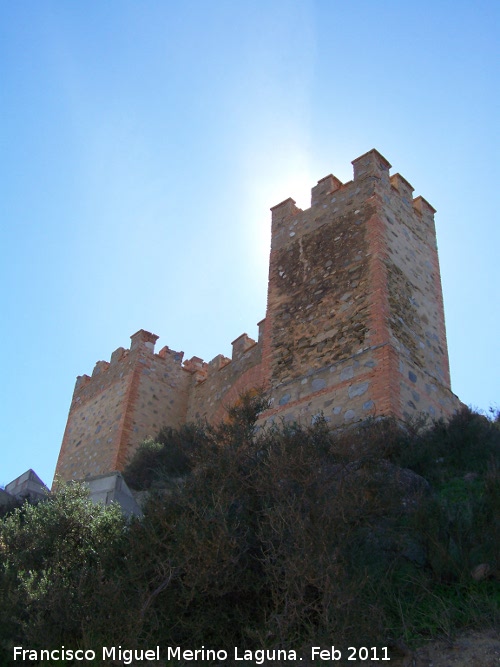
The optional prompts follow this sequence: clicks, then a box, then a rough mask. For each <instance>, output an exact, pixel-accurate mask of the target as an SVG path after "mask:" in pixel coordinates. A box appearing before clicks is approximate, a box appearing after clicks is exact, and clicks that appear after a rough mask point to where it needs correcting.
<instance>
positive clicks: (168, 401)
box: [56, 331, 192, 480]
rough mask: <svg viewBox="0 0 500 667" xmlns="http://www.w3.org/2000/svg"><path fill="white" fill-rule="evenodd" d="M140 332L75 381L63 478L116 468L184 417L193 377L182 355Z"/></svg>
mask: <svg viewBox="0 0 500 667" xmlns="http://www.w3.org/2000/svg"><path fill="white" fill-rule="evenodd" d="M157 338H158V337H157V336H155V335H153V334H150V333H149V332H145V331H139V332H137V334H135V335H134V336H132V344H131V348H130V350H125V349H124V348H118V349H117V350H116V351H115V352H114V353H113V354H112V356H111V360H110V362H109V363H108V362H106V361H98V362H97V364H96V366H95V368H94V371H93V373H92V377H89V376H87V375H83V376H80V377H79V378H78V379H77V382H76V386H75V390H74V393H73V399H72V402H71V407H70V411H69V416H68V423H67V425H66V430H65V433H64V438H63V443H62V446H61V451H60V454H59V459H58V463H57V467H56V476H59V477H60V478H61V479H63V480H68V479H82V478H84V477H86V476H94V475H99V474H102V473H105V472H110V471H113V470H117V469H118V470H121V469H123V467H124V466H125V464H126V461H127V459H128V458H129V456H130V455H131V454H132V452H133V451H134V449H135V448H136V447H137V446H138V444H139V443H140V442H141V441H142V440H144V439H145V438H146V437H148V436H155V435H156V434H157V432H158V431H159V429H160V428H161V426H163V425H164V424H166V423H168V424H171V425H172V426H179V425H180V424H181V423H182V422H183V421H185V419H186V411H187V399H188V393H189V387H190V385H191V383H192V377H191V374H190V373H189V372H186V370H184V369H183V367H182V365H181V362H182V353H177V352H173V351H171V350H169V349H168V348H164V349H163V350H161V351H160V353H159V354H154V342H155V341H156V339H157Z"/></svg>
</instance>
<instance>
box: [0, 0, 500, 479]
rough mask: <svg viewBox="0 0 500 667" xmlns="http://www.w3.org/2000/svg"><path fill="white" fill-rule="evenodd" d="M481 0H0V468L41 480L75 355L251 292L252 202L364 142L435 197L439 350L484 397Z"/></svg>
mask: <svg viewBox="0 0 500 667" xmlns="http://www.w3.org/2000/svg"><path fill="white" fill-rule="evenodd" d="M499 13H500V12H499V9H498V4H497V3H496V2H493V1H491V2H484V1H481V0H475V1H474V2H472V1H469V2H460V1H454V2H451V1H450V2H448V1H446V0H442V1H441V2H437V3H436V2H430V1H427V0H423V1H422V2H419V3H406V2H400V1H397V2H396V1H384V0H381V1H380V2H374V1H370V2H368V1H363V0H360V1H359V2H337V1H336V0H301V1H298V0H297V1H293V0H267V1H263V0H252V1H251V2H250V1H247V0H240V2H237V3H236V2H234V0H233V1H231V2H228V1H225V0H218V2H209V1H208V0H206V1H204V0H203V1H202V0H191V1H189V0H188V1H186V2H183V3H177V2H175V3H174V2H171V1H170V0H163V1H162V2H159V1H155V0H149V1H146V0H143V1H142V2H140V1H138V0H136V1H135V2H132V1H130V0H120V1H118V0H108V1H107V2H101V1H95V0H86V2H71V3H70V2H66V1H62V0H59V1H49V0H42V1H40V2H35V1H34V0H31V1H29V0H26V1H25V2H16V1H14V0H10V1H9V0H6V1H5V2H2V3H1V5H0V148H1V155H2V160H1V163H0V252H1V263H0V272H1V275H0V279H1V282H0V285H1V291H2V299H1V304H2V319H3V322H2V327H1V329H0V344H1V346H2V350H3V360H2V369H3V373H2V378H1V386H2V390H1V391H2V400H1V402H0V410H1V413H0V423H1V425H2V434H1V440H2V452H1V464H0V484H6V483H8V482H9V481H11V480H12V479H13V478H14V477H16V476H18V475H19V474H21V473H22V472H24V471H25V470H26V469H28V468H33V469H34V470H35V471H36V472H37V473H38V474H39V476H40V477H41V478H42V479H43V480H44V481H45V482H46V483H48V484H50V483H51V481H52V476H53V471H54V468H55V464H56V460H57V455H58V452H59V447H60V443H61V440H62V436H63V431H64V427H65V423H66V417H67V412H68V409H69V404H70V401H71V395H72V392H73V387H74V382H75V378H76V376H77V375H81V374H84V373H87V374H91V373H92V369H93V367H94V364H95V362H96V361H97V360H99V359H106V360H109V357H110V355H111V352H112V351H113V350H114V349H116V348H117V347H119V346H123V347H128V345H129V342H130V341H129V336H130V335H131V334H133V333H134V332H135V331H137V330H138V329H140V328H144V329H147V330H149V331H152V332H154V333H156V334H158V335H159V336H160V339H159V341H158V344H157V345H158V347H157V349H159V348H160V347H162V346H163V345H168V346H169V347H171V348H173V349H177V350H183V351H184V352H185V355H186V358H189V357H191V356H193V355H197V356H200V357H202V358H204V359H205V360H210V359H211V358H213V357H214V356H215V355H216V354H219V353H222V354H226V355H227V356H230V351H231V341H232V340H234V339H235V338H236V337H237V336H239V335H240V334H241V333H243V332H247V333H248V334H249V335H250V336H252V337H255V336H256V334H257V326H256V324H257V322H258V321H259V320H261V319H262V318H263V317H264V315H265V308H266V289H267V266H268V253H269V238H270V213H269V208H270V207H271V206H274V205H275V204H277V203H279V202H280V201H282V200H283V199H286V198H287V197H289V196H292V197H293V198H294V199H295V200H296V201H297V203H298V205H299V206H301V207H302V208H306V207H308V206H309V192H310V188H311V187H312V186H313V185H315V184H316V182H317V181H318V180H319V179H320V178H322V177H323V176H326V175H327V174H329V173H333V174H334V175H336V176H337V177H338V178H340V179H341V180H342V181H347V180H350V179H351V178H352V167H351V161H352V160H353V159H354V158H356V157H358V156H359V155H361V154H363V153H365V152H366V151H367V150H370V149H371V148H377V149H378V150H379V151H380V152H381V153H382V154H383V155H384V156H385V157H386V158H387V159H388V160H389V162H391V164H392V165H393V170H392V173H396V172H400V173H401V174H402V175H403V176H404V177H405V178H406V179H407V180H409V181H410V183H411V184H412V185H413V186H414V188H415V193H414V194H415V196H417V195H422V196H424V197H425V198H426V199H427V200H428V201H430V203H431V204H432V205H433V206H434V207H435V208H436V209H437V214H436V226H437V234H438V245H439V251H440V261H441V270H442V282H443V292H444V302H445V312H446V322H447V332H448V346H449V354H450V365H451V373H452V388H453V390H454V391H455V393H456V394H458V395H459V397H460V398H461V399H462V400H463V401H464V402H465V403H467V404H469V405H472V406H473V407H477V408H480V409H483V410H485V411H487V410H488V408H489V407H490V406H495V405H496V406H499V404H500V391H499V389H500V387H499V378H500V369H499V356H500V355H499V351H498V340H499V330H500V309H499V298H498V291H499V287H500V261H499V260H500V257H499V250H498V249H499V247H500V233H499V224H498V191H499V186H498V182H499V170H498V148H499V146H498V126H497V117H498V78H499V77H498V67H497V66H496V65H495V63H496V62H498V47H497V45H496V44H497V39H498V32H499V31H498V29H499Z"/></svg>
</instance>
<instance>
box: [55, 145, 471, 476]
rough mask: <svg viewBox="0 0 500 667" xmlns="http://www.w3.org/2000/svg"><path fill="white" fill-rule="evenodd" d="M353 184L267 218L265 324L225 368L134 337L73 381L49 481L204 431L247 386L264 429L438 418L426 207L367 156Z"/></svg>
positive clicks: (442, 365)
mask: <svg viewBox="0 0 500 667" xmlns="http://www.w3.org/2000/svg"><path fill="white" fill-rule="evenodd" d="M353 167H354V178H353V180H352V181H350V182H348V183H345V184H343V183H341V181H339V179H337V178H336V177H335V176H332V175H330V176H327V177H326V178H323V179H321V180H320V181H319V182H318V184H317V185H316V186H315V187H313V188H312V193H311V207H310V208H309V209H307V210H305V211H302V210H301V209H299V208H297V206H296V205H295V202H294V201H293V199H287V200H286V201H284V202H282V203H281V204H278V205H277V206H275V207H273V208H272V209H271V211H272V235H271V254H270V262H269V286H268V301H267V312H266V318H265V319H264V320H262V322H260V323H259V338H258V341H254V340H252V339H251V338H249V337H248V336H247V335H246V334H242V336H240V337H239V338H237V339H236V340H235V341H234V342H233V351H232V357H231V359H228V358H226V357H224V356H222V355H218V356H217V357H215V359H213V360H212V361H210V362H209V363H205V362H204V361H203V360H202V359H200V358H198V357H192V358H191V359H190V360H188V361H184V362H183V361H182V359H183V353H182V352H174V351H172V350H170V349H169V348H168V347H164V348H163V349H162V350H160V352H159V353H158V354H155V352H154V347H155V343H156V340H157V336H156V335H154V334H151V333H149V332H147V331H144V330H141V331H139V332H137V333H136V334H134V335H133V336H132V337H131V341H132V342H131V346H130V349H129V350H125V349H123V348H118V350H116V351H115V352H114V353H113V354H112V356H111V360H110V362H109V363H108V362H105V361H99V362H97V364H96V366H95V368H94V372H93V373H92V377H88V376H86V375H84V376H81V377H79V378H78V379H77V382H76V387H75V391H74V395H73V400H72V403H71V407H70V412H69V417H68V423H67V426H66V431H65V434H64V439H63V443H62V447H61V452H60V455H59V460H58V464H57V469H56V475H58V476H60V477H61V478H62V479H75V478H84V477H85V476H91V475H97V474H102V473H105V472H109V471H112V470H122V469H123V467H124V466H125V464H126V462H127V460H128V459H129V458H130V456H131V454H132V453H133V451H134V450H135V449H136V448H137V446H138V444H139V443H140V442H141V441H142V440H143V439H144V438H146V437H148V436H154V435H155V434H156V433H157V432H158V430H159V429H160V428H161V427H162V426H165V425H168V426H173V427H176V426H179V425H180V424H182V423H184V422H186V421H191V420H200V419H201V420H207V421H209V422H211V423H214V422H217V421H219V420H221V419H223V418H224V415H225V412H226V408H227V407H228V406H229V405H231V404H233V403H234V402H235V401H237V399H238V397H239V395H240V394H241V393H242V392H243V391H245V390H248V389H253V388H258V387H262V388H264V389H265V390H267V391H268V394H269V396H270V399H271V407H270V409H269V410H268V411H267V412H266V413H264V414H263V415H262V418H261V424H266V423H272V422H273V421H276V419H279V420H284V421H299V420H300V421H302V422H305V423H310V422H311V421H314V419H316V418H317V417H318V416H319V415H322V416H323V417H325V419H327V420H328V421H329V422H331V424H332V426H342V425H346V424H350V423H353V422H356V421H359V420H363V419H366V418H367V417H368V416H370V415H393V416H395V417H397V418H398V419H401V420H407V419H409V418H411V417H412V416H414V415H416V414H418V413H421V412H423V413H426V414H428V415H430V416H431V417H432V418H438V417H441V416H445V417H446V416H449V415H451V414H452V413H453V412H454V411H455V410H456V409H458V408H459V406H460V401H459V400H458V398H457V397H456V396H455V395H454V394H453V393H452V392H451V388H450V374H449V365H448V351H447V344H446V331H445V323H444V310H443V298H442V290H441V279H440V271H439V260H438V254H437V246H436V233H435V227H434V213H435V211H434V209H433V208H432V206H431V205H430V204H429V203H428V202H427V201H426V200H425V199H423V198H422V197H417V198H416V199H414V198H413V188H412V186H411V185H410V184H409V183H408V181H406V180H405V179H404V178H403V177H402V176H400V175H399V174H395V175H393V176H390V173H389V170H390V167H391V165H390V164H389V163H388V162H387V160H386V159H385V158H384V157H383V156H382V155H381V154H380V153H378V152H377V151H376V150H371V151H369V152H368V153H366V154H365V155H362V156H361V157H359V158H357V159H356V160H354V161H353Z"/></svg>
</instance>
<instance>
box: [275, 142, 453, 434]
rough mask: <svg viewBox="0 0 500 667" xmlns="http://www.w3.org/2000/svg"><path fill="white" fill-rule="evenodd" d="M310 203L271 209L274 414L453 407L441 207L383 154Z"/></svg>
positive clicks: (338, 415) (348, 416) (369, 157)
mask: <svg viewBox="0 0 500 667" xmlns="http://www.w3.org/2000/svg"><path fill="white" fill-rule="evenodd" d="M353 166H354V179H353V180H352V181H350V182H349V183H345V184H342V183H341V182H340V181H339V180H338V179H337V178H335V176H331V175H330V176H327V177H326V178H323V179H322V180H320V181H319V182H318V184H317V185H316V187H314V188H313V189H312V197H311V208H309V209H307V210H306V211H301V210H300V209H298V208H297V207H296V206H295V202H294V201H293V200H292V199H287V200H286V201H284V202H282V203H281V204H279V205H278V206H275V207H274V208H273V209H272V243H271V259H270V272H269V291H268V304H267V317H266V320H267V323H266V327H267V329H268V331H269V336H268V337H267V339H266V346H267V349H266V368H265V374H266V377H268V378H269V381H268V384H269V386H270V387H271V388H272V394H273V397H274V406H275V407H274V410H277V411H279V412H280V413H281V414H282V415H283V416H285V418H287V419H296V418H297V416H301V415H303V416H304V417H306V416H307V418H309V417H310V416H314V415H315V414H319V413H323V414H324V416H325V417H326V418H327V419H329V420H331V421H332V422H333V423H334V424H344V423H348V422H352V421H355V420H359V419H363V418H364V417H366V416H367V415H369V414H383V415H387V414H391V415H394V416H396V417H397V418H399V419H402V420H404V419H408V418H409V417H411V416H412V415H414V414H415V413H416V412H425V413H428V414H429V415H430V416H432V417H439V416H441V415H450V414H451V413H452V412H453V411H454V410H455V409H456V408H457V407H458V406H459V402H458V399H457V398H456V397H455V396H454V395H453V394H452V393H451V391H450V373H449V365H448V350H447V344H446V333H445V324H444V310H443V297H442V290H441V279H440V272H439V262H438V255H437V247H436V233H435V227H434V213H435V211H434V209H433V208H432V206H431V205H430V204H429V203H428V202H427V201H426V200H425V199H423V198H422V197H417V198H416V199H413V196H412V193H413V188H412V186H411V185H410V184H409V183H408V181H406V180H405V179H404V178H403V177H402V176H400V175H399V174H395V175H394V176H390V175H389V169H390V167H391V165H390V164H389V163H388V162H387V160H386V159H385V158H384V157H383V156H382V155H380V153H378V152H377V151H376V150H372V151H370V152H368V153H366V154H365V155H362V156H361V157H359V158H357V159H356V160H354V161H353Z"/></svg>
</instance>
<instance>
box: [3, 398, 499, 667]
mask: <svg viewBox="0 0 500 667" xmlns="http://www.w3.org/2000/svg"><path fill="white" fill-rule="evenodd" d="M264 407H265V400H264V398H263V397H262V396H260V395H257V396H251V395H247V396H243V397H242V398H241V400H240V402H239V404H238V405H237V406H235V407H234V408H232V409H231V411H230V413H229V418H228V419H227V420H226V421H225V422H224V423H222V424H220V425H218V426H216V427H209V426H206V425H200V424H196V425H194V424H190V425H187V426H185V427H183V428H181V429H179V430H172V429H164V430H163V431H162V432H161V433H160V434H159V435H158V438H157V439H155V441H148V442H146V443H144V444H143V445H142V446H141V447H140V448H139V450H138V451H137V454H136V456H135V458H134V459H133V460H132V461H131V462H130V464H129V466H128V469H127V470H126V471H125V478H126V480H127V482H128V484H129V485H130V486H131V487H132V488H134V489H136V490H140V491H146V490H147V493H146V494H144V496H145V500H144V506H143V512H144V517H143V518H141V519H134V520H131V521H128V522H127V521H125V520H124V519H123V517H122V515H121V513H120V512H119V511H118V510H117V508H114V507H111V508H104V507H102V506H99V505H93V504H92V503H90V501H89V500H88V499H87V498H86V495H85V490H84V489H83V488H82V487H81V486H79V485H74V484H73V485H67V486H63V487H61V488H60V489H59V490H58V491H56V492H55V493H54V494H52V495H50V497H49V498H48V500H47V501H46V502H43V503H39V504H38V505H34V506H30V505H27V504H26V505H24V506H23V507H22V508H17V509H14V510H13V511H11V512H10V513H9V514H7V515H6V516H5V517H4V518H2V519H0V594H1V596H2V600H3V604H2V606H1V608H0V628H1V630H0V646H1V648H0V651H3V656H5V660H7V656H8V658H9V659H10V657H11V656H12V646H14V645H27V644H29V646H30V647H33V648H37V647H39V648H47V647H48V646H50V645H55V646H60V645H61V644H65V645H66V646H69V645H71V646H72V647H73V648H76V647H83V648H95V647H96V646H102V645H107V646H110V645H115V646H118V645H122V646H127V647H129V648H133V647H144V648H149V647H151V646H156V645H160V646H169V645H170V646H178V645H184V646H189V647H201V646H202V645H203V646H205V647H212V648H214V647H216V648H229V647H232V646H238V647H240V648H241V649H242V650H243V649H244V648H246V647H248V648H253V649H255V648H264V647H280V648H293V649H296V650H300V648H301V647H310V646H311V644H312V643H314V644H315V645H320V644H323V645H324V646H331V644H332V643H333V641H334V643H335V645H338V646H342V645H344V646H346V647H347V646H348V645H356V646H377V645H384V646H386V645H391V644H393V643H397V642H399V641H404V642H405V643H407V644H411V643H418V642H421V641H422V640H425V639H428V638H430V637H432V636H436V635H439V634H445V635H450V634H453V633H454V632H456V631H458V630H459V629H461V628H465V627H477V626H481V627H484V626H485V625H492V626H493V625H495V624H498V623H499V621H500V590H499V568H500V562H499V557H500V511H499V510H500V420H499V418H498V415H497V416H493V417H492V418H491V419H487V418H486V417H484V416H482V415H479V414H477V413H475V412H472V411H470V410H468V409H464V410H463V411H462V412H460V413H459V414H457V415H456V416H455V417H454V418H452V419H451V420H450V422H449V423H445V422H437V423H434V424H431V425H428V426H425V425H423V424H416V423H414V424H408V425H406V426H405V427H404V428H403V427H402V426H401V425H400V424H398V423H396V422H395V421H394V420H391V419H381V420H373V421H369V422H366V423H364V424H363V425H361V426H358V427H356V428H350V429H348V430H344V431H340V432H331V431H330V430H329V428H328V424H327V423H326V421H323V420H319V421H317V422H316V423H315V424H314V425H313V426H310V427H305V426H300V425H297V424H293V425H290V424H281V425H280V426H276V427H272V428H270V429H267V430H257V429H256V428H255V424H256V420H257V417H258V414H259V413H260V412H261V411H262V409H263V408H264ZM1 658H2V654H0V659H1ZM7 662H8V660H7ZM96 664H97V663H96Z"/></svg>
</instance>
